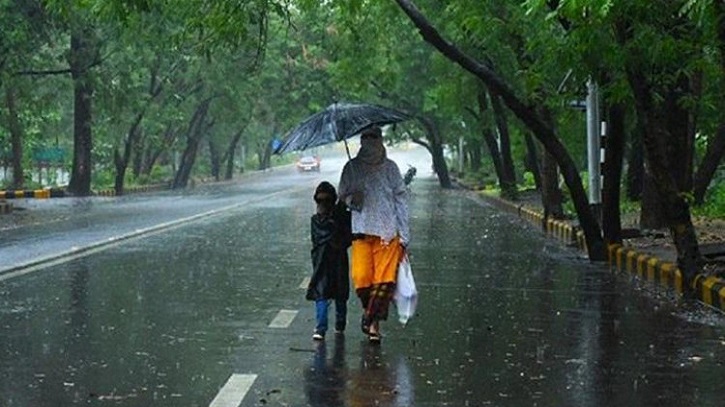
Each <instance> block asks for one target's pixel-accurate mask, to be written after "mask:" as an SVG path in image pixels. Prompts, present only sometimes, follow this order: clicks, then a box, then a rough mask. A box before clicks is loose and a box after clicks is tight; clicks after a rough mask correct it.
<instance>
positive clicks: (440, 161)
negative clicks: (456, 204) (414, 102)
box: [418, 116, 453, 188]
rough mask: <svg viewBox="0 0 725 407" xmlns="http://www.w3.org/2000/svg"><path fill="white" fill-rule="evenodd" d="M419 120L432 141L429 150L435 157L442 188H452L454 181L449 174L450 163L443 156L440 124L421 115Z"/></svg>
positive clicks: (435, 165)
mask: <svg viewBox="0 0 725 407" xmlns="http://www.w3.org/2000/svg"><path fill="white" fill-rule="evenodd" d="M418 120H419V121H420V122H421V124H423V128H425V132H426V136H427V138H428V141H429V142H430V146H429V148H428V151H429V152H430V154H431V158H432V159H433V171H435V173H436V174H437V175H438V183H439V184H440V186H441V188H452V187H453V183H452V182H451V177H450V175H449V174H448V164H446V159H445V157H444V156H443V140H442V139H441V134H440V130H439V129H438V124H437V123H436V122H435V121H434V120H433V119H431V118H429V117H420V116H419V117H418Z"/></svg>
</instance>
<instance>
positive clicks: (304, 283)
mask: <svg viewBox="0 0 725 407" xmlns="http://www.w3.org/2000/svg"><path fill="white" fill-rule="evenodd" d="M310 280H311V279H310V278H309V277H305V278H303V279H302V282H301V283H300V288H302V289H306V288H307V286H309V285H310Z"/></svg>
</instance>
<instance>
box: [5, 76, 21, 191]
mask: <svg viewBox="0 0 725 407" xmlns="http://www.w3.org/2000/svg"><path fill="white" fill-rule="evenodd" d="M15 101H16V96H15V88H14V87H13V86H12V84H7V85H6V88H5V103H6V105H7V108H8V120H7V121H8V128H9V130H10V145H11V147H12V153H13V155H12V158H11V160H12V163H11V166H12V168H13V182H12V184H11V185H10V188H11V189H23V187H24V186H25V173H24V171H23V138H24V137H23V126H22V124H21V123H20V117H19V115H18V109H17V106H16V104H15Z"/></svg>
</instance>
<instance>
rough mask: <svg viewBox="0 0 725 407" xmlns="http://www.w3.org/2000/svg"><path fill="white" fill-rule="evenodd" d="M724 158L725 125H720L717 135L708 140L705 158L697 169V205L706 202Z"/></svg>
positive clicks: (695, 186)
mask: <svg viewBox="0 0 725 407" xmlns="http://www.w3.org/2000/svg"><path fill="white" fill-rule="evenodd" d="M723 156H725V123H723V124H720V126H719V127H718V129H717V133H715V135H713V137H712V138H710V139H709V140H708V142H707V149H706V150H705V156H704V157H703V158H702V162H700V165H699V166H698V167H697V172H696V173H695V180H694V187H693V190H694V195H695V204H696V205H702V204H703V203H704V202H705V193H706V192H707V187H708V186H709V185H710V182H711V181H712V178H713V177H714V176H715V172H716V171H717V168H718V166H719V165H720V162H721V161H722V159H723Z"/></svg>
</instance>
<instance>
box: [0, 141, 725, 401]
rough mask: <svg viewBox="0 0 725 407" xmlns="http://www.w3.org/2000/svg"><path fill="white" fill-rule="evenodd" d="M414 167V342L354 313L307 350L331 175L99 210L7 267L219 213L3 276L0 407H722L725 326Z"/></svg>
mask: <svg viewBox="0 0 725 407" xmlns="http://www.w3.org/2000/svg"><path fill="white" fill-rule="evenodd" d="M416 154H418V153H415V152H414V153H412V155H411V156H405V155H396V156H394V158H396V159H397V160H398V162H399V165H400V166H401V168H405V166H406V165H405V163H406V162H407V161H406V160H408V159H410V160H411V161H412V162H414V163H415V164H416V166H418V168H419V174H421V176H420V177H419V178H417V179H416V180H415V181H414V184H413V190H412V195H413V196H412V201H411V208H412V216H413V219H412V227H411V229H412V233H413V242H412V247H411V251H412V257H411V261H412V267H413V270H414V273H415V276H416V278H417V282H418V288H419V290H420V295H421V299H420V303H419V308H418V310H419V312H418V315H417V316H416V317H415V319H414V320H413V321H412V322H411V323H410V325H409V326H407V327H406V328H402V327H401V326H400V325H399V324H398V323H397V322H396V321H395V320H394V319H393V320H391V321H388V322H387V323H386V324H385V325H384V326H383V333H384V335H385V337H384V339H383V344H382V346H380V347H376V346H370V345H369V344H367V343H366V341H365V340H364V338H363V336H362V334H360V333H359V332H358V330H357V329H356V325H357V324H356V322H357V321H358V320H359V316H360V310H359V309H358V308H357V302H356V301H354V300H352V299H351V301H350V309H351V312H350V315H349V317H348V320H349V329H348V331H347V332H346V335H345V336H337V337H336V336H333V335H329V337H328V338H327V341H326V342H325V343H322V344H316V343H313V342H312V341H311V333H312V328H313V320H314V310H313V305H312V304H311V303H309V302H306V301H305V300H304V290H302V288H301V286H302V285H303V284H304V279H305V277H307V276H308V274H309V229H308V227H309V216H310V214H311V213H312V211H313V205H312V201H311V194H312V190H313V188H314V185H315V184H316V183H317V182H319V181H320V180H322V179H329V180H332V181H335V183H336V181H337V177H338V175H339V171H338V170H339V168H340V166H341V164H340V166H336V165H335V164H334V163H333V162H332V161H333V160H329V161H328V160H325V161H323V165H325V162H328V163H329V165H327V166H325V167H326V168H325V170H324V171H323V173H321V174H319V175H318V174H295V173H293V172H291V171H290V172H285V171H284V170H281V171H275V172H272V173H267V174H260V175H258V176H255V177H254V178H252V179H249V180H246V181H244V182H242V183H238V184H230V185H227V186H223V187H216V188H214V189H210V190H209V191H207V192H206V193H204V194H192V195H187V196H176V195H173V194H161V195H153V196H144V197H137V198H123V199H120V200H116V203H112V202H113V201H112V200H109V201H108V202H106V201H103V202H100V203H98V202H96V201H94V203H93V204H90V205H89V204H86V205H87V211H85V212H84V213H81V214H77V215H72V214H71V213H70V212H71V210H70V209H69V210H68V212H69V213H68V214H67V215H63V216H61V217H60V218H59V220H58V221H56V222H54V223H53V224H52V226H49V228H50V229H51V232H47V233H45V234H44V235H43V236H46V237H42V238H41V237H39V235H38V230H40V229H43V227H42V225H36V226H30V227H26V228H19V227H17V228H13V229H6V230H5V231H4V232H9V233H4V234H3V238H2V239H3V240H2V247H1V248H0V255H1V256H3V257H2V258H3V259H6V258H7V257H5V256H6V255H9V254H8V253H9V251H10V250H11V249H16V248H18V247H24V249H23V250H25V251H26V252H27V253H31V254H32V253H35V255H36V256H37V255H39V254H38V253H39V248H44V250H42V251H43V252H46V253H43V254H47V252H52V251H53V250H57V252H56V253H60V252H62V251H63V247H65V248H67V247H68V246H69V242H68V240H72V245H82V244H92V243H93V242H98V241H99V240H100V241H107V240H108V239H109V237H113V236H119V235H125V234H129V233H133V231H135V230H138V229H143V228H149V227H152V226H153V225H159V224H163V223H168V222H173V220H174V219H184V218H188V217H191V216H194V215H195V214H199V213H207V212H209V211H216V212H213V213H211V214H209V215H207V216H205V217H202V218H200V219H196V220H195V221H193V222H184V223H179V224H175V225H173V226H172V227H169V228H167V229H160V230H159V231H158V232H156V233H153V234H149V235H143V236H140V237H135V238H130V239H128V240H125V241H123V242H122V243H121V244H112V245H109V246H103V247H102V249H103V250H100V251H98V252H96V253H90V254H89V255H87V256H82V257H78V258H70V259H69V260H68V261H60V262H57V264H54V265H52V266H50V267H47V268H42V269H38V270H35V271H32V272H29V273H26V274H20V275H17V276H13V277H8V276H9V275H8V274H4V275H3V276H5V279H4V280H3V281H0V406H72V405H95V406H102V405H120V406H210V405H215V406H231V405H241V406H444V405H449V406H487V405H491V406H623V405H633V406H634V405H636V406H690V405H698V406H722V405H723V402H722V396H721V393H720V387H721V385H722V383H723V382H725V369H723V366H722V365H723V363H725V323H724V322H723V318H722V317H721V316H719V315H717V314H713V313H712V312H709V311H707V310H702V309H699V308H698V306H697V305H691V304H679V305H678V304H675V303H674V302H673V301H672V300H671V299H670V298H668V297H667V296H666V295H665V296H661V295H660V294H658V293H653V292H651V290H649V289H648V288H647V286H639V285H637V284H634V283H632V282H631V281H630V280H629V278H628V277H624V276H621V275H619V276H617V275H612V274H611V273H610V272H609V271H608V270H607V269H606V267H603V266H597V265H590V264H588V263H587V262H586V261H583V260H582V259H581V258H580V256H579V254H578V253H577V252H574V251H570V249H567V248H563V247H560V246H559V245H558V244H557V243H555V242H553V241H551V242H550V241H547V240H545V239H544V238H543V237H542V236H541V234H540V233H539V232H537V231H535V230H533V229H532V228H531V227H530V226H528V225H526V224H524V223H522V222H520V221H519V220H517V219H515V218H513V217H511V216H510V215H508V214H504V213H500V212H497V211H496V210H495V209H493V208H491V207H489V206H487V205H485V204H483V203H480V202H478V201H477V200H475V199H474V198H472V197H471V195H469V194H468V193H464V192H460V191H442V190H440V189H439V188H438V187H437V184H436V182H435V181H434V180H433V179H432V178H429V177H428V171H427V169H428V168H429V165H427V164H420V162H419V160H420V155H416ZM410 157H412V158H410ZM220 208H221V209H223V210H221V209H220ZM39 212H40V211H39ZM56 213H57V211H56ZM31 223H32V222H31ZM110 224H113V225H114V226H113V227H111V226H109V225H110ZM69 230H77V231H76V232H74V234H73V235H69V234H68V231H69ZM9 235H11V236H9ZM16 256H17V257H15V258H14V259H15V260H13V261H14V262H16V263H22V262H25V261H27V259H28V258H29V257H23V256H25V255H20V254H17V255H16ZM11 263H12V262H10V261H4V265H8V264H11ZM225 384H226V385H225Z"/></svg>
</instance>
